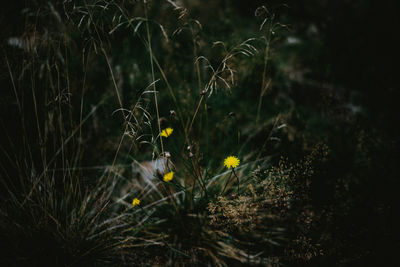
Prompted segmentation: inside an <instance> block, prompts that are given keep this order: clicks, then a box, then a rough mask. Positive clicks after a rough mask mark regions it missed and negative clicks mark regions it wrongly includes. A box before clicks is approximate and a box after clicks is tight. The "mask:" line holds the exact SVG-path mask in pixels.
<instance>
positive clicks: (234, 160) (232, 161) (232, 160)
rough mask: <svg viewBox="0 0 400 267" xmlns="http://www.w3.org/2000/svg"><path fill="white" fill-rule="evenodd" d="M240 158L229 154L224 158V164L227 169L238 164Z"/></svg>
mask: <svg viewBox="0 0 400 267" xmlns="http://www.w3.org/2000/svg"><path fill="white" fill-rule="evenodd" d="M239 163H240V160H239V159H238V158H237V157H235V156H229V157H227V158H226V159H225V160H224V166H225V167H227V168H228V169H230V168H236V167H237V166H239Z"/></svg>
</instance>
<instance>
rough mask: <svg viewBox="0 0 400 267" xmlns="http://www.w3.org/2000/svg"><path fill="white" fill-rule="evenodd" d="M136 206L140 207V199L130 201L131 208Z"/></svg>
mask: <svg viewBox="0 0 400 267" xmlns="http://www.w3.org/2000/svg"><path fill="white" fill-rule="evenodd" d="M137 205H140V199H138V198H136V197H135V198H134V199H133V200H132V206H134V207H135V206H137Z"/></svg>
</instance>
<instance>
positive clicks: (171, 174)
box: [164, 171, 174, 183]
mask: <svg viewBox="0 0 400 267" xmlns="http://www.w3.org/2000/svg"><path fill="white" fill-rule="evenodd" d="M172 179H174V172H173V171H170V172H169V173H166V174H164V182H167V183H168V182H170V181H172Z"/></svg>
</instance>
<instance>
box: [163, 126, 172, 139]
mask: <svg viewBox="0 0 400 267" xmlns="http://www.w3.org/2000/svg"><path fill="white" fill-rule="evenodd" d="M173 131H174V129H172V128H169V127H168V128H166V129H164V130H162V131H161V136H163V137H165V138H167V137H168V136H170V135H171V134H172V132H173Z"/></svg>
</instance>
